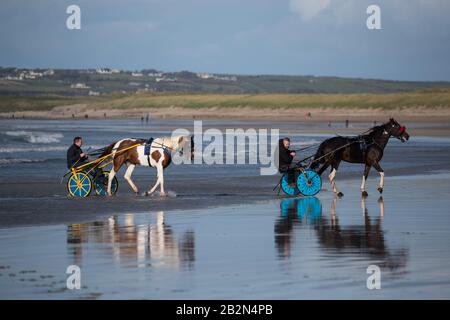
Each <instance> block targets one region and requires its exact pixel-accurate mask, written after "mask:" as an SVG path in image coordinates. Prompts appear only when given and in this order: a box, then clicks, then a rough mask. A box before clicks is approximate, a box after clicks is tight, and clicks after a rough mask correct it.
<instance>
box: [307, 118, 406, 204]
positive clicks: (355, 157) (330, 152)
mask: <svg viewBox="0 0 450 320" xmlns="http://www.w3.org/2000/svg"><path fill="white" fill-rule="evenodd" d="M391 137H395V138H397V139H399V140H400V141H401V142H405V141H407V140H408V139H409V134H408V133H407V132H406V127H405V126H402V125H400V124H399V123H398V122H397V121H396V120H394V119H392V118H391V119H390V120H389V121H388V122H386V123H385V124H382V125H380V126H375V127H373V128H371V129H370V130H368V131H367V132H366V133H365V134H362V135H360V136H357V137H341V136H337V137H333V138H330V139H327V140H325V141H323V142H322V143H321V144H320V146H319V148H318V149H317V152H316V154H315V156H314V161H313V163H312V165H311V168H312V169H315V168H316V167H318V166H319V165H320V164H322V167H321V168H320V169H319V170H318V171H317V173H318V174H319V175H321V174H322V173H323V172H324V171H325V170H326V169H327V168H328V167H330V166H331V173H330V175H329V176H328V179H329V180H330V183H331V186H332V188H333V192H334V193H336V194H337V195H338V196H339V197H342V196H343V195H344V194H343V193H342V192H340V191H339V190H338V188H337V186H336V181H335V179H336V172H337V170H338V168H339V164H340V163H341V161H345V162H350V163H362V164H364V165H365V168H364V174H363V178H362V183H361V193H362V196H363V197H367V195H368V194H367V191H366V189H365V187H366V180H367V177H368V176H369V172H370V169H371V168H372V167H374V168H375V169H376V170H377V171H378V173H379V174H380V184H379V185H378V192H379V193H382V192H383V187H384V170H383V169H382V168H381V165H380V161H381V159H382V158H383V153H384V148H385V147H386V145H387V144H388V142H389V139H390V138H391Z"/></svg>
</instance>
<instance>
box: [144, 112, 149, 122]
mask: <svg viewBox="0 0 450 320" xmlns="http://www.w3.org/2000/svg"><path fill="white" fill-rule="evenodd" d="M149 118H150V115H149V114H148V113H147V115H146V116H145V122H146V123H148V120H149Z"/></svg>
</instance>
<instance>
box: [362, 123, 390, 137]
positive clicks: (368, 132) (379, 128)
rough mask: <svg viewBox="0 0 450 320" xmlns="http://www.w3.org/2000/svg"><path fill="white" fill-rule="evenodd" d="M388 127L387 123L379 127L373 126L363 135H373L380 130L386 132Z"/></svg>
mask: <svg viewBox="0 0 450 320" xmlns="http://www.w3.org/2000/svg"><path fill="white" fill-rule="evenodd" d="M385 127H386V123H383V124H380V125H377V126H373V127H372V128H370V129H368V130H367V131H366V132H364V133H363V134H362V135H364V136H365V135H371V134H372V133H374V132H378V131H380V130H384V129H385Z"/></svg>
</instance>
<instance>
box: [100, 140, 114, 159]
mask: <svg viewBox="0 0 450 320" xmlns="http://www.w3.org/2000/svg"><path fill="white" fill-rule="evenodd" d="M116 143H117V142H113V143H111V144H110V145H109V146H107V147H105V149H104V151H103V152H102V154H101V155H100V156H99V158H101V157H104V156H106V155H108V154H110V153H112V151H113V148H114V146H115V145H116Z"/></svg>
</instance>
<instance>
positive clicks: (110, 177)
mask: <svg viewBox="0 0 450 320" xmlns="http://www.w3.org/2000/svg"><path fill="white" fill-rule="evenodd" d="M122 161H123V160H120V159H119V158H115V159H113V167H112V168H111V171H110V172H109V175H108V189H106V192H107V193H108V196H112V192H111V184H112V181H113V179H114V177H115V176H116V173H117V172H119V170H120V168H121V167H122V164H123V162H122Z"/></svg>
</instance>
